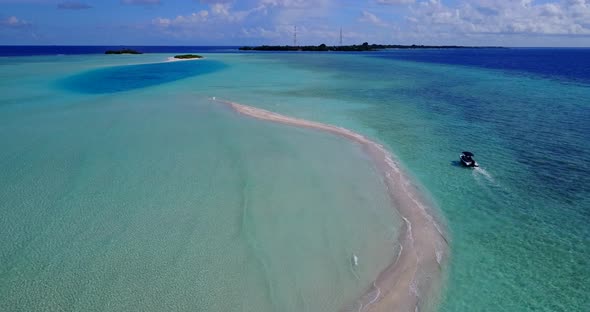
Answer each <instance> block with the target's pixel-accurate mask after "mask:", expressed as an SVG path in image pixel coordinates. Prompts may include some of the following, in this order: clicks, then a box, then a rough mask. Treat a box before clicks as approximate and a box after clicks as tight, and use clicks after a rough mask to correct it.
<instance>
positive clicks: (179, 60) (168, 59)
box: [166, 56, 205, 62]
mask: <svg viewBox="0 0 590 312" xmlns="http://www.w3.org/2000/svg"><path fill="white" fill-rule="evenodd" d="M203 59H205V58H204V57H201V58H192V59H177V58H175V57H173V56H171V57H169V58H167V59H166V62H186V61H198V60H203Z"/></svg>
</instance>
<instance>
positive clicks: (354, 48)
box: [240, 42, 499, 52]
mask: <svg viewBox="0 0 590 312" xmlns="http://www.w3.org/2000/svg"><path fill="white" fill-rule="evenodd" d="M481 48H499V47H468V46H455V45H444V46H429V45H415V44H413V45H400V44H369V43H367V42H365V43H363V44H361V45H357V44H354V45H345V46H327V45H325V44H323V43H322V44H320V45H319V46H269V45H263V46H258V47H241V48H240V50H242V51H345V52H349V51H350V52H366V51H378V50H385V49H481Z"/></svg>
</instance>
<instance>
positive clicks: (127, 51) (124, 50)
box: [104, 49, 143, 54]
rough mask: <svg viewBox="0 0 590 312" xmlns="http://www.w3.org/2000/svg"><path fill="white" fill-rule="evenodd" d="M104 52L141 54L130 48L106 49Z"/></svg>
mask: <svg viewBox="0 0 590 312" xmlns="http://www.w3.org/2000/svg"><path fill="white" fill-rule="evenodd" d="M104 54H143V53H142V52H139V51H136V50H132V49H121V50H108V51H106V52H105V53H104Z"/></svg>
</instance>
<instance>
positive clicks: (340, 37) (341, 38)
mask: <svg viewBox="0 0 590 312" xmlns="http://www.w3.org/2000/svg"><path fill="white" fill-rule="evenodd" d="M340 45H342V27H340Z"/></svg>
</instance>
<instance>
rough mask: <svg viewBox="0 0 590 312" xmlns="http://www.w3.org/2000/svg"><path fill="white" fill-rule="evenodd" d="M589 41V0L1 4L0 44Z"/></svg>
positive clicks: (39, 0)
mask: <svg viewBox="0 0 590 312" xmlns="http://www.w3.org/2000/svg"><path fill="white" fill-rule="evenodd" d="M295 26H296V27H297V44H299V45H312V44H314V45H315V44H321V43H325V44H327V45H338V44H339V40H340V39H339V37H340V29H342V37H343V43H344V44H360V43H363V42H369V43H383V44H433V45H442V44H448V45H478V46H482V45H484V46H490V45H495V46H531V47H539V46H541V47H552V46H566V47H589V46H590V0H101V1H98V0H94V1H93V0H65V1H62V0H54V1H52V0H0V45H25V44H26V45H229V46H240V45H259V44H281V45H285V44H290V45H292V44H293V43H294V38H293V34H294V28H295Z"/></svg>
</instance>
